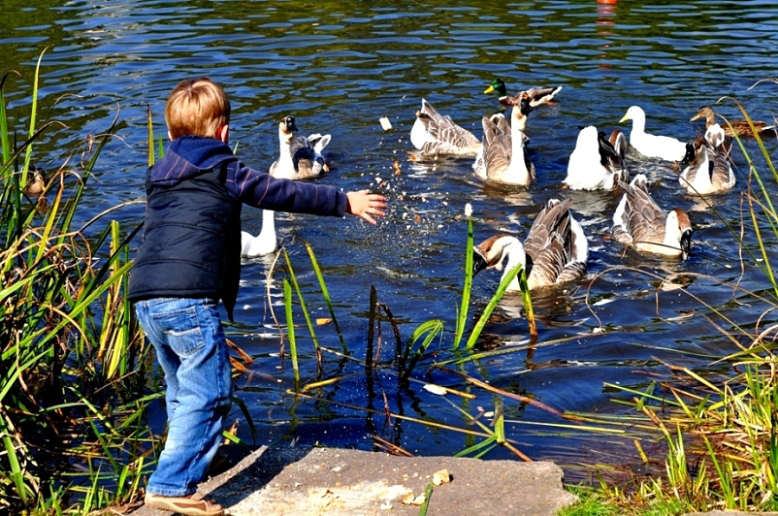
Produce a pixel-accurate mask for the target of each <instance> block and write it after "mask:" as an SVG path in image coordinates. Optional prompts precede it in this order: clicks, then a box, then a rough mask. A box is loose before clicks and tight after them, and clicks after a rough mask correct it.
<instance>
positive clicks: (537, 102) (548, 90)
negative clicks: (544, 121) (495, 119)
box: [484, 79, 562, 108]
mask: <svg viewBox="0 0 778 516" xmlns="http://www.w3.org/2000/svg"><path fill="white" fill-rule="evenodd" d="M494 91H496V92H497V93H499V94H500V99H501V100H502V99H503V98H506V97H509V95H508V90H507V89H506V87H505V83H504V82H503V81H502V79H492V83H491V84H490V85H489V87H488V88H486V89H485V90H484V93H492V92H494ZM560 91H562V86H551V87H534V88H530V89H528V90H524V93H526V94H527V96H528V97H529V106H530V108H536V107H538V106H542V105H543V104H551V103H552V102H553V101H554V97H556V95H557V93H559V92H560ZM517 96H518V95H516V96H515V97H517Z"/></svg>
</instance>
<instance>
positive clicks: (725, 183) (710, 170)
mask: <svg viewBox="0 0 778 516" xmlns="http://www.w3.org/2000/svg"><path fill="white" fill-rule="evenodd" d="M724 140H725V134H724V130H723V129H722V128H721V126H720V125H719V124H713V125H711V126H710V127H708V129H707V131H705V137H704V138H696V139H695V140H692V141H690V142H689V143H687V144H686V156H684V158H683V160H682V161H681V164H680V167H681V175H680V176H679V177H678V182H679V183H681V186H683V187H684V188H686V191H687V192H689V193H690V194H696V195H707V194H713V193H720V192H725V191H727V190H729V189H731V188H732V187H733V186H735V173H734V172H733V171H732V166H731V165H730V162H729V148H728V146H727V144H726V143H725V141H724Z"/></svg>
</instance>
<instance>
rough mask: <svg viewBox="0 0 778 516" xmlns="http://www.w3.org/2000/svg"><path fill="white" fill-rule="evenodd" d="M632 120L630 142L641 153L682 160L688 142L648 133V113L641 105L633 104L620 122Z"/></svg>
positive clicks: (665, 158)
mask: <svg viewBox="0 0 778 516" xmlns="http://www.w3.org/2000/svg"><path fill="white" fill-rule="evenodd" d="M627 120H632V130H631V131H630V133H629V143H630V144H631V145H632V146H633V147H634V148H635V150H636V151H638V152H639V153H640V154H642V155H644V156H647V157H649V158H661V159H664V160H667V161H680V160H682V159H683V157H684V155H685V154H686V144H685V143H683V142H681V141H680V140H676V139H675V138H671V137H669V136H657V135H654V134H648V133H646V113H645V112H644V111H643V109H641V108H640V106H632V107H630V108H629V109H628V110H627V113H626V114H625V115H624V116H623V117H622V119H621V120H620V121H619V123H622V122H625V121H627Z"/></svg>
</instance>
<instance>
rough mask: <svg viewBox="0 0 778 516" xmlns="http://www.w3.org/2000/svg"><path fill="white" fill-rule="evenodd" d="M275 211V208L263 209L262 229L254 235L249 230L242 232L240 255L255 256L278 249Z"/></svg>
mask: <svg viewBox="0 0 778 516" xmlns="http://www.w3.org/2000/svg"><path fill="white" fill-rule="evenodd" d="M275 213H276V212H274V211H273V210H262V230H261V231H260V232H259V235H257V236H253V235H252V234H251V233H249V232H248V231H241V232H240V255H241V256H244V257H246V258H255V257H257V256H262V255H265V254H270V253H272V252H275V250H276V249H278V240H277V238H276V223H275Z"/></svg>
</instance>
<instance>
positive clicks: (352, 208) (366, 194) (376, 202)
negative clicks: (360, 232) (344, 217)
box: [346, 190, 386, 224]
mask: <svg viewBox="0 0 778 516" xmlns="http://www.w3.org/2000/svg"><path fill="white" fill-rule="evenodd" d="M346 197H348V206H347V207H346V213H350V214H352V215H355V216H357V217H362V218H363V219H365V220H366V221H368V222H369V223H371V224H375V223H376V222H375V219H374V218H373V215H375V216H376V217H383V216H384V215H385V213H384V210H385V209H386V197H384V196H383V195H381V194H371V193H370V190H359V191H358V192H348V193H347V194H346Z"/></svg>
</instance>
